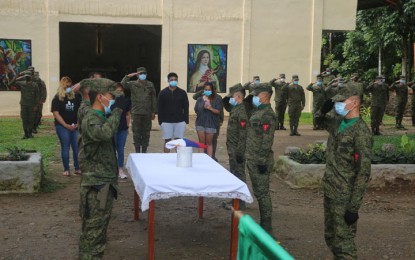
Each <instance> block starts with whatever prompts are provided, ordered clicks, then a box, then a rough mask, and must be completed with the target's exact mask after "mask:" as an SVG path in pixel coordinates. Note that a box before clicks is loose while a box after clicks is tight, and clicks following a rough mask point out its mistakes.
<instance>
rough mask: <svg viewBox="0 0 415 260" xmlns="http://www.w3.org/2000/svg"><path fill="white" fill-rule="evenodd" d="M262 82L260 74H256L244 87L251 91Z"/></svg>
mask: <svg viewBox="0 0 415 260" xmlns="http://www.w3.org/2000/svg"><path fill="white" fill-rule="evenodd" d="M260 83H261V80H260V78H259V76H254V77H253V78H252V81H248V82H247V83H245V84H244V86H243V88H244V89H245V90H248V92H251V91H252V90H254V89H255V88H257V87H259V84H260Z"/></svg>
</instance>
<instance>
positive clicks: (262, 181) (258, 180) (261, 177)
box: [246, 159, 274, 233]
mask: <svg viewBox="0 0 415 260" xmlns="http://www.w3.org/2000/svg"><path fill="white" fill-rule="evenodd" d="M246 165H247V167H248V172H249V177H250V178H251V182H252V189H253V190H254V195H255V198H256V199H257V200H258V206H259V215H260V225H261V227H262V228H263V229H264V230H265V231H267V232H269V233H271V232H272V203H271V196H270V194H269V176H270V174H271V170H272V167H273V165H274V160H272V159H271V160H269V161H268V162H267V167H268V169H267V172H265V173H260V172H259V169H258V162H257V161H256V160H249V159H248V160H247V161H246Z"/></svg>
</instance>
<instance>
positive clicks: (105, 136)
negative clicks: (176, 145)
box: [79, 79, 122, 260]
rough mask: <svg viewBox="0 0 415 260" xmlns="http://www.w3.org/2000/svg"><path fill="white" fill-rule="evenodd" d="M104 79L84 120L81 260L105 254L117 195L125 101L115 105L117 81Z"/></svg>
mask: <svg viewBox="0 0 415 260" xmlns="http://www.w3.org/2000/svg"><path fill="white" fill-rule="evenodd" d="M103 80H104V81H102V82H100V84H99V85H98V86H95V89H94V90H95V91H96V93H97V94H96V97H95V99H94V100H91V102H92V106H91V109H89V110H88V111H87V112H86V114H85V117H84V118H83V119H82V144H83V153H82V154H80V156H81V157H80V162H81V164H80V165H81V169H82V179H81V188H80V194H81V199H80V214H81V218H82V231H81V236H80V239H79V259H80V260H83V259H101V258H102V257H103V254H104V249H105V244H106V233H107V228H108V224H109V220H110V216H111V211H112V205H113V200H114V198H117V189H118V187H117V179H118V176H117V175H118V167H117V158H116V156H115V147H114V141H113V140H114V133H115V132H116V131H117V128H118V124H119V121H120V117H121V113H122V108H120V106H119V105H121V104H118V105H117V103H115V104H113V102H114V91H115V87H116V84H115V82H113V81H111V80H108V79H103ZM110 107H111V108H112V109H113V110H112V112H111V110H110ZM109 114H111V115H110V116H109V117H108V118H107V116H108V115H109Z"/></svg>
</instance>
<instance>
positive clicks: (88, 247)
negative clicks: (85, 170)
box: [79, 187, 114, 260]
mask: <svg viewBox="0 0 415 260" xmlns="http://www.w3.org/2000/svg"><path fill="white" fill-rule="evenodd" d="M106 199H107V201H106V203H105V207H104V208H101V207H100V201H99V199H98V191H97V190H95V189H92V188H90V187H81V202H80V215H81V219H82V231H81V236H80V238H79V260H89V259H102V257H103V255H104V250H105V244H106V242H107V228H108V224H109V222H110V217H111V211H112V205H113V202H114V194H113V191H112V189H110V190H109V192H108V195H107V198H106Z"/></svg>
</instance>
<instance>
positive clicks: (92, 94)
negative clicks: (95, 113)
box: [88, 90, 98, 104]
mask: <svg viewBox="0 0 415 260" xmlns="http://www.w3.org/2000/svg"><path fill="white" fill-rule="evenodd" d="M88 95H89V100H90V101H91V104H93V103H94V102H95V99H96V98H97V95H98V92H96V91H94V90H90V91H89V93H88Z"/></svg>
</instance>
